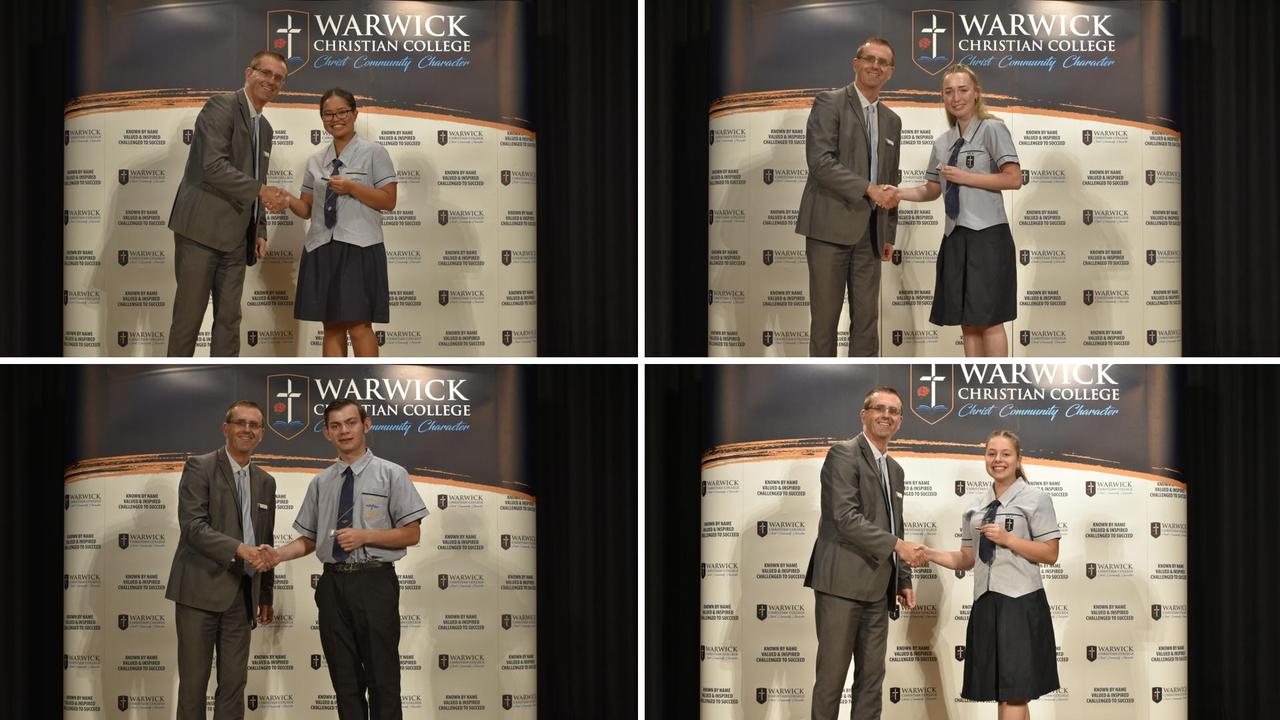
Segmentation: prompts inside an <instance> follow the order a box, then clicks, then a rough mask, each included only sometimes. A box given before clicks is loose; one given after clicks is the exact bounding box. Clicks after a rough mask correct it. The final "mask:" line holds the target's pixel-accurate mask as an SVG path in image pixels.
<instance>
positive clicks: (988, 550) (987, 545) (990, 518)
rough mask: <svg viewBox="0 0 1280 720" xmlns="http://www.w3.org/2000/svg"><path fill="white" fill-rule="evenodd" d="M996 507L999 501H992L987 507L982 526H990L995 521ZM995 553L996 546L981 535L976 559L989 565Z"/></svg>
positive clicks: (998, 505)
mask: <svg viewBox="0 0 1280 720" xmlns="http://www.w3.org/2000/svg"><path fill="white" fill-rule="evenodd" d="M998 507H1000V501H999V500H992V501H991V504H990V505H988V506H987V513H986V514H985V515H983V516H982V524H983V525H990V524H991V523H993V522H995V521H996V508H998ZM995 552H996V544H995V543H994V542H991V539H990V538H988V537H987V536H986V535H983V536H982V539H981V540H979V541H978V559H979V560H981V561H982V562H984V563H986V564H988V565H990V564H991V558H992V557H993V556H994V555H995Z"/></svg>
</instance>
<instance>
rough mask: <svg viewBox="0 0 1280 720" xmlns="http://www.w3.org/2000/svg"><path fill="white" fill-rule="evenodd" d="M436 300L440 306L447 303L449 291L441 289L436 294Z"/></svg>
mask: <svg viewBox="0 0 1280 720" xmlns="http://www.w3.org/2000/svg"><path fill="white" fill-rule="evenodd" d="M437 300H438V301H439V302H440V306H441V307H444V306H445V305H448V304H449V291H448V290H441V291H440V292H439V293H438V294H437Z"/></svg>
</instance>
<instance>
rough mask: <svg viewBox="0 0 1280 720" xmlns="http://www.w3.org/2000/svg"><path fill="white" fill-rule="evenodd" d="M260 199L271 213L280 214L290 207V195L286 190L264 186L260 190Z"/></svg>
mask: <svg viewBox="0 0 1280 720" xmlns="http://www.w3.org/2000/svg"><path fill="white" fill-rule="evenodd" d="M258 199H259V200H261V201H262V204H263V205H265V206H266V208H267V209H268V210H270V211H271V212H280V211H281V210H284V209H285V208H286V207H288V206H289V193H288V192H287V191H285V189H284V188H280V187H276V186H274V185H263V186H262V187H260V188H258Z"/></svg>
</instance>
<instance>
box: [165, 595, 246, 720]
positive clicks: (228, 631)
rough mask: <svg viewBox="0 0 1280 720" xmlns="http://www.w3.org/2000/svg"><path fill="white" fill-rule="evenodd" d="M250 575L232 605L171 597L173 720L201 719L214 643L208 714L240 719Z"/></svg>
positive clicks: (215, 718)
mask: <svg viewBox="0 0 1280 720" xmlns="http://www.w3.org/2000/svg"><path fill="white" fill-rule="evenodd" d="M251 582H252V581H251V580H250V579H249V578H248V577H247V576H246V577H245V578H244V579H243V580H242V581H241V583H240V592H238V593H236V596H235V599H234V600H232V601H231V607H229V608H227V609H226V610H224V611H222V612H210V611H208V610H201V609H199V608H194V607H191V606H190V605H183V604H182V603H174V605H175V607H174V623H173V624H174V627H175V628H176V629H177V631H178V699H177V706H178V714H177V720H204V718H205V691H206V690H207V689H208V687H209V672H210V670H211V667H210V665H211V664H212V660H213V650H214V648H215V647H216V648H217V649H218V689H217V691H216V695H215V699H214V705H213V720H243V718H244V688H245V684H246V683H247V682H248V680H249V632H250V630H251V629H252V625H251V623H250V615H249V612H250V611H249V603H250V595H251V593H252V586H251V585H250V584H249V583H251Z"/></svg>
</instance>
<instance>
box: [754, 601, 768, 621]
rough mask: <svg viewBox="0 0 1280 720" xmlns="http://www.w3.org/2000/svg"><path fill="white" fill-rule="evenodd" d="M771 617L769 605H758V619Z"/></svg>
mask: <svg viewBox="0 0 1280 720" xmlns="http://www.w3.org/2000/svg"><path fill="white" fill-rule="evenodd" d="M768 617H769V606H768V605H765V604H764V603H760V604H759V605H756V619H757V620H764V619H766V618H768Z"/></svg>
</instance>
